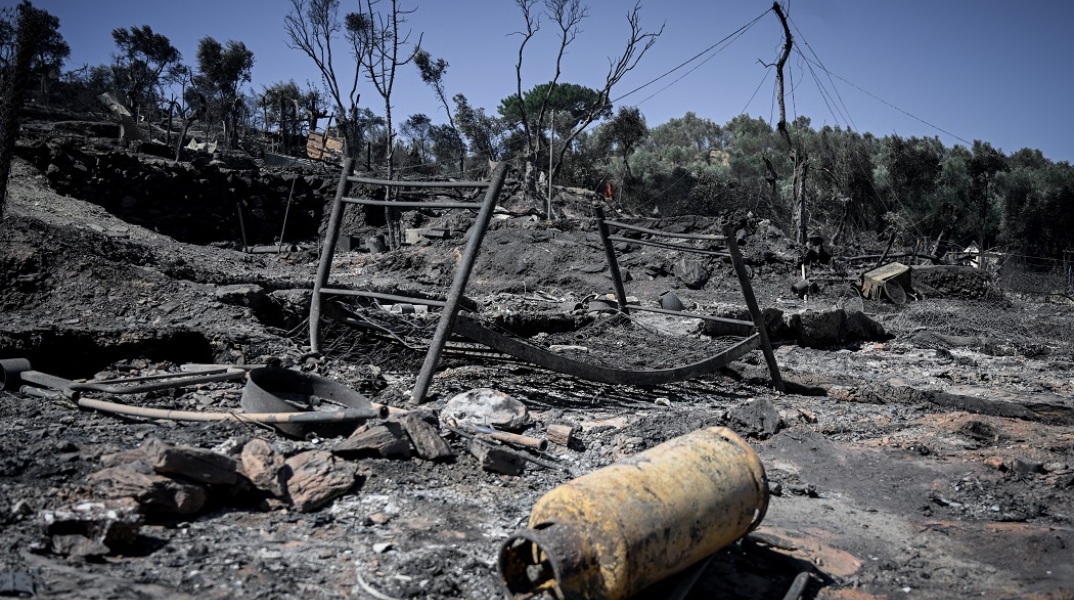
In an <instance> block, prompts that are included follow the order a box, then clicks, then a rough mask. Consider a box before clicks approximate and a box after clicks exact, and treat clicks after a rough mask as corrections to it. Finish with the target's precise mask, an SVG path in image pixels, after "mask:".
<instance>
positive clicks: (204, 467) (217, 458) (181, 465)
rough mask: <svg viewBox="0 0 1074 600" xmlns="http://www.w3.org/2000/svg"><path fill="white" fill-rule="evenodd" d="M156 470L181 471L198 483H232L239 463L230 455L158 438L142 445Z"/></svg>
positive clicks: (235, 477)
mask: <svg viewBox="0 0 1074 600" xmlns="http://www.w3.org/2000/svg"><path fill="white" fill-rule="evenodd" d="M142 450H143V451H144V452H145V457H146V460H147V461H148V462H149V464H150V466H152V467H153V469H154V470H155V471H156V472H157V473H164V474H169V475H181V476H182V477H185V478H187V479H191V480H193V481H197V482H200V483H215V484H224V485H231V484H233V483H236V482H237V481H238V480H239V475H238V468H239V466H238V463H236V462H235V459H233V458H231V457H230V456H224V455H223V454H218V453H216V452H213V451H212V450H204V449H202V448H193V447H190V446H172V445H170V444H167V443H165V442H163V441H161V440H159V439H157V438H149V439H148V440H146V442H145V444H143V445H142Z"/></svg>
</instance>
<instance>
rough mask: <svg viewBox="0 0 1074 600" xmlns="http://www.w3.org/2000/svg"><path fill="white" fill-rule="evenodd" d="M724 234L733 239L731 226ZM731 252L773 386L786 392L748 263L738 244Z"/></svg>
mask: <svg viewBox="0 0 1074 600" xmlns="http://www.w3.org/2000/svg"><path fill="white" fill-rule="evenodd" d="M724 233H725V234H727V237H728V238H731V234H732V233H733V232H732V231H731V225H730V224H728V225H726V226H725V227H724ZM727 249H728V250H730V251H731V264H732V265H734V267H735V274H736V275H738V282H739V285H740V286H741V287H742V296H743V298H744V299H745V300H746V307H747V308H749V309H750V315H751V316H752V317H753V323H754V325H756V326H757V335H759V336H760V338H761V353H762V354H764V360H765V363H767V364H768V373H769V375H771V377H772V385H773V386H775V388H776V389H777V390H779V391H781V392H782V391H783V390H784V386H783V377H782V376H780V374H779V365H778V364H776V355H775V353H774V352H772V343H771V342H770V341H769V339H768V329H767V328H766V327H765V324H764V314H762V313H761V309H760V307H758V305H757V296H754V295H753V285H752V284H751V283H750V276H749V273H748V272H747V271H746V263H745V262H743V261H742V254H741V253H740V252H739V251H738V243H737V242H731V243H729V244H728V245H727Z"/></svg>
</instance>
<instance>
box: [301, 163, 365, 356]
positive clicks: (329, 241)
mask: <svg viewBox="0 0 1074 600" xmlns="http://www.w3.org/2000/svg"><path fill="white" fill-rule="evenodd" d="M353 171H354V159H353V158H348V159H347V160H346V162H344V163H343V175H342V176H341V177H340V178H339V184H338V185H337V186H336V195H335V198H334V199H333V201H332V209H331V210H332V212H331V213H330V214H329V216H328V228H327V229H326V230H325V232H324V244H323V245H322V246H321V260H320V262H319V263H318V264H317V276H316V279H314V280H313V294H312V296H311V298H310V350H311V351H313V352H317V353H319V352H320V351H321V288H323V287H325V286H326V285H328V272H329V271H330V270H331V268H332V257H333V256H334V255H335V252H336V242H337V241H338V240H339V230H340V227H341V226H342V225H343V202H342V198H343V194H344V193H345V192H346V191H347V179H348V177H349V176H350V174H351V173H352V172H353Z"/></svg>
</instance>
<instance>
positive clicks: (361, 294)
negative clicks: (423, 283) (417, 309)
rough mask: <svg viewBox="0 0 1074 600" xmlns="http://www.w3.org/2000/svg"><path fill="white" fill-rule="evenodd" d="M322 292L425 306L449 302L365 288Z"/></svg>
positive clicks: (441, 304) (440, 305)
mask: <svg viewBox="0 0 1074 600" xmlns="http://www.w3.org/2000/svg"><path fill="white" fill-rule="evenodd" d="M320 293H321V294H332V295H334V296H358V297H361V298H376V299H378V300H392V301H395V302H409V303H411V304H424V305H425V306H437V307H442V306H444V305H445V304H447V302H445V301H444V300H428V299H425V298H416V297H412V296H397V295H395V294H382V293H380V292H367V291H364V290H348V289H345V288H321V291H320Z"/></svg>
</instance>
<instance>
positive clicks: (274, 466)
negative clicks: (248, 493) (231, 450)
mask: <svg viewBox="0 0 1074 600" xmlns="http://www.w3.org/2000/svg"><path fill="white" fill-rule="evenodd" d="M284 467H285V461H284V458H283V455H282V454H280V453H279V452H276V451H275V450H274V449H273V448H272V446H271V445H270V444H269V443H268V442H266V441H265V440H263V439H260V438H254V439H252V440H250V441H249V442H247V444H246V445H245V446H243V447H242V471H243V473H244V474H245V475H246V478H247V479H249V480H250V483H252V484H254V487H256V488H257V489H259V490H261V491H263V492H268V493H269V494H272V495H273V496H275V497H277V498H283V497H285V496H286V495H287V486H286V484H285V483H284Z"/></svg>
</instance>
